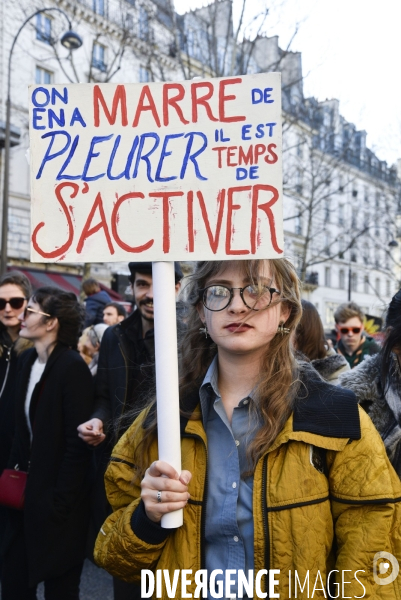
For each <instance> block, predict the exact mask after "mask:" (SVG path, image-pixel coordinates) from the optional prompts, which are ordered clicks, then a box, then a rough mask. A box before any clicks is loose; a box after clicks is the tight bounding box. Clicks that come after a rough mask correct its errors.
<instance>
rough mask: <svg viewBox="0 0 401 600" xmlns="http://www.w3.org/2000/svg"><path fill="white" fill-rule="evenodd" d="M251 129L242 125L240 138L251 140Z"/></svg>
mask: <svg viewBox="0 0 401 600" xmlns="http://www.w3.org/2000/svg"><path fill="white" fill-rule="evenodd" d="M251 127H252V125H243V126H242V134H241V137H242V139H243V140H251V139H252V136H251V134H250V133H251V132H250V129H251Z"/></svg>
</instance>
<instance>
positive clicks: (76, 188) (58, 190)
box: [32, 182, 79, 258]
mask: <svg viewBox="0 0 401 600" xmlns="http://www.w3.org/2000/svg"><path fill="white" fill-rule="evenodd" d="M65 187H71V188H72V189H73V192H72V194H70V198H75V196H76V195H77V194H78V191H79V185H78V184H77V183H69V182H64V183H59V184H58V186H57V187H56V189H55V194H56V197H57V200H58V201H59V203H60V206H61V208H62V209H63V212H64V215H65V218H66V219H67V224H68V239H67V241H66V243H65V244H63V245H62V246H61V247H60V248H57V249H56V250H53V251H52V252H45V251H44V250H42V248H40V247H39V244H38V242H37V236H38V233H39V231H40V230H41V229H42V227H44V226H45V223H44V222H43V221H42V222H41V223H39V224H38V225H37V226H36V227H35V229H34V231H33V233H32V245H33V247H34V249H35V250H36V252H37V253H38V254H39V255H40V256H42V257H43V258H58V257H60V256H62V255H63V254H64V253H65V252H67V250H69V248H70V246H71V244H72V241H73V239H74V225H73V223H72V219H71V215H70V213H69V211H68V207H67V205H66V203H65V202H64V200H63V197H62V195H61V191H62V190H63V189H64V188H65Z"/></svg>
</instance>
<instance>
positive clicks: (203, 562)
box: [181, 432, 208, 569]
mask: <svg viewBox="0 0 401 600" xmlns="http://www.w3.org/2000/svg"><path fill="white" fill-rule="evenodd" d="M181 437H182V438H184V437H186V438H193V439H196V440H200V441H201V442H202V444H203V445H204V447H205V451H206V469H205V481H204V485H203V497H202V507H201V541H200V543H201V547H200V557H201V561H200V562H201V565H200V568H201V569H204V568H205V567H206V556H205V534H206V499H207V486H208V478H207V448H206V445H205V443H204V441H203V439H202V438H201V436H200V435H196V434H195V433H185V432H184V433H183V434H182V435H181Z"/></svg>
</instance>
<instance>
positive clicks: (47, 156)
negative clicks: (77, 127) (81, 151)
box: [36, 131, 71, 179]
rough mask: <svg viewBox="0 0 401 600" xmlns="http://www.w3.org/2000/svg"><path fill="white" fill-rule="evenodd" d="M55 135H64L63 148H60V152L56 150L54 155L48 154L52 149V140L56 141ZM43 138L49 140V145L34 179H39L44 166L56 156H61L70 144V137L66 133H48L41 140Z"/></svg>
mask: <svg viewBox="0 0 401 600" xmlns="http://www.w3.org/2000/svg"><path fill="white" fill-rule="evenodd" d="M57 135H64V136H65V137H66V138H67V141H66V143H65V146H64V148H61V150H58V151H57V152H55V153H54V154H51V153H50V152H51V149H52V148H53V144H54V140H55V139H56V136H57ZM45 138H50V144H49V145H48V147H47V150H46V152H45V155H44V157H43V160H42V164H41V165H40V167H39V171H38V174H37V175H36V179H40V178H41V176H42V173H43V169H44V166H45V164H46V163H47V162H49V161H51V160H53V158H56V157H57V156H60V155H61V154H63V153H64V152H65V151H66V150H67V148H68V147H69V145H70V144H71V136H70V134H69V133H67V132H66V131H50V132H49V133H45V134H44V135H42V140H44V139H45Z"/></svg>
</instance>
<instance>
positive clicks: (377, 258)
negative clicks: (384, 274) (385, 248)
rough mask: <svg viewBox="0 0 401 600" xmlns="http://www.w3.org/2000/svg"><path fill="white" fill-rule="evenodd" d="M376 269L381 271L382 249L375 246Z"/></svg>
mask: <svg viewBox="0 0 401 600" xmlns="http://www.w3.org/2000/svg"><path fill="white" fill-rule="evenodd" d="M375 267H376V269H380V267H381V264H380V248H379V246H375Z"/></svg>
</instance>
